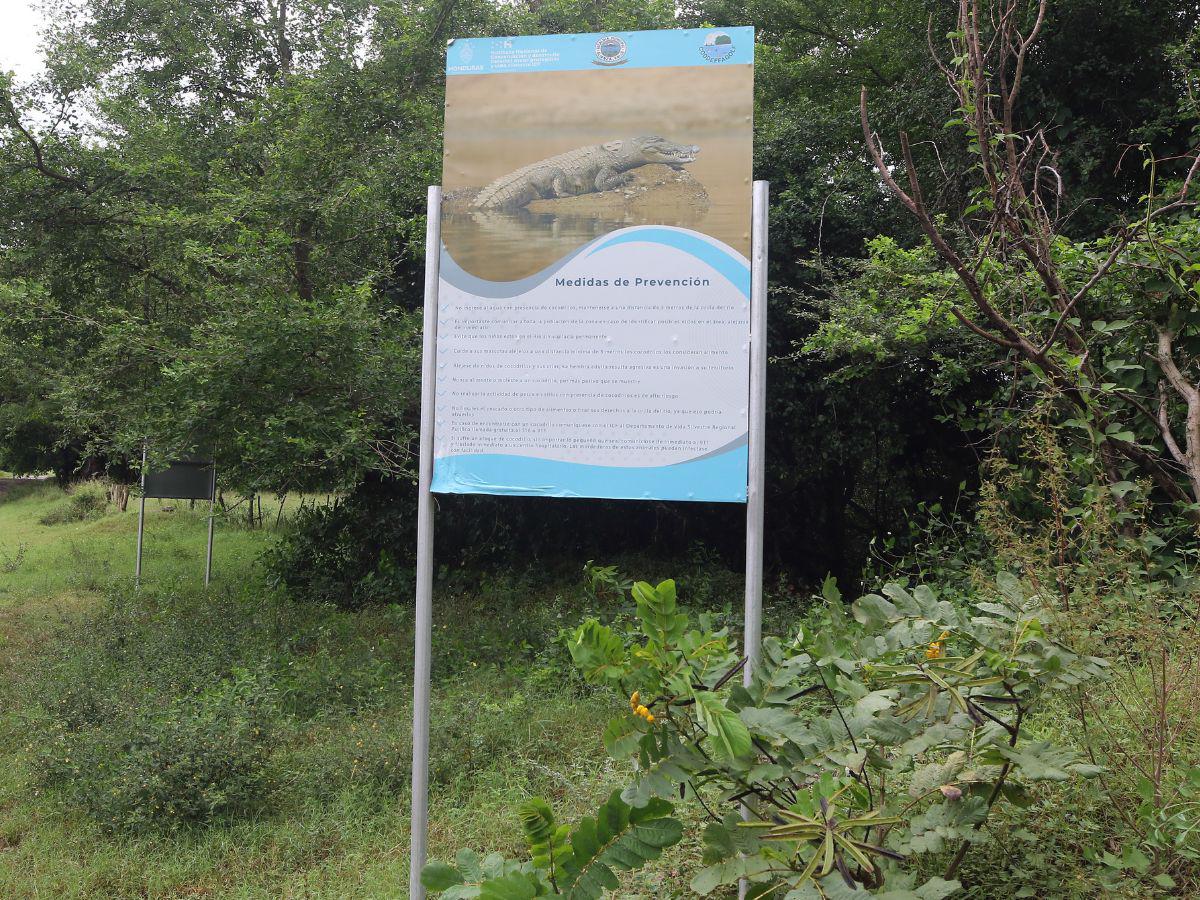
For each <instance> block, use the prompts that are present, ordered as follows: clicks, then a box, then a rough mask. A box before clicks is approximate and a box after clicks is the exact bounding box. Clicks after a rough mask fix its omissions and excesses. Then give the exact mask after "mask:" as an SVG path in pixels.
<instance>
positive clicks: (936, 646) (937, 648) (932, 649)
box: [925, 641, 942, 659]
mask: <svg viewBox="0 0 1200 900" xmlns="http://www.w3.org/2000/svg"><path fill="white" fill-rule="evenodd" d="M941 656H942V645H941V643H940V642H938V641H934V642H933V643H931V644H930V645H929V648H928V649H927V650H926V651H925V658H926V659H940V658H941Z"/></svg>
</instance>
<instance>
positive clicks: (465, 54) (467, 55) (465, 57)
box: [458, 44, 475, 64]
mask: <svg viewBox="0 0 1200 900" xmlns="http://www.w3.org/2000/svg"><path fill="white" fill-rule="evenodd" d="M474 58H475V51H474V50H472V49H471V45H470V44H463V45H462V46H461V47H459V48H458V61H459V62H460V63H463V64H466V63H469V62H470V61H471V60H473V59H474Z"/></svg>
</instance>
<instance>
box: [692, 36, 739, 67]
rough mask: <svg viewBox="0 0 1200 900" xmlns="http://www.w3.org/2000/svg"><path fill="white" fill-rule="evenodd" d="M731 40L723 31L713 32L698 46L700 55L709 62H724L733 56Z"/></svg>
mask: <svg viewBox="0 0 1200 900" xmlns="http://www.w3.org/2000/svg"><path fill="white" fill-rule="evenodd" d="M734 49H735V48H734V46H733V38H731V37H730V36H729V35H727V34H726V33H725V32H723V31H714V32H712V33H710V34H709V35H708V37H706V38H705V39H704V43H703V44H701V45H700V55H701V56H703V57H704V58H705V59H706V60H708V61H709V62H724V61H725V60H727V59H729V57H731V56H733V51H734Z"/></svg>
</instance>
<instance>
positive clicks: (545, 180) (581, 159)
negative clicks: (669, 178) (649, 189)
mask: <svg viewBox="0 0 1200 900" xmlns="http://www.w3.org/2000/svg"><path fill="white" fill-rule="evenodd" d="M699 152H700V148H699V147H697V146H694V145H689V144H676V143H674V142H672V141H668V140H667V139H666V138H661V137H658V136H657V135H643V136H641V137H634V138H629V139H627V140H621V141H609V142H608V143H605V144H593V145H591V146H589V147H580V148H578V149H576V150H568V151H567V152H566V153H559V154H558V155H557V156H551V157H550V158H548V159H543V160H541V161H539V162H535V163H530V164H529V165H527V166H522V167H521V168H519V169H517V170H516V171H515V172H511V173H509V174H508V175H504V176H502V177H500V178H497V179H496V180H495V181H493V182H492V183H491V184H489V185H488V186H487V187H485V188H484V189H483V190H481V191H480V192H479V194H478V195H477V196H476V197H475V200H474V201H473V203H472V205H473V206H474V207H476V208H477V209H520V208H522V207H524V206H525V205H526V204H527V203H531V202H533V201H534V200H539V199H545V200H549V199H553V198H555V197H574V196H578V195H579V194H590V193H593V192H597V191H611V190H612V189H613V188H616V187H619V186H620V185H621V184H623V183H624V182H625V180H626V179H627V178H628V177H629V176H628V175H627V174H626V173H627V172H629V170H631V169H636V168H638V167H639V166H649V165H653V164H655V163H659V164H662V165H667V166H671V167H672V168H675V169H678V168H682V167H683V166H685V165H686V164H688V163H692V162H695V161H696V154H697V153H699Z"/></svg>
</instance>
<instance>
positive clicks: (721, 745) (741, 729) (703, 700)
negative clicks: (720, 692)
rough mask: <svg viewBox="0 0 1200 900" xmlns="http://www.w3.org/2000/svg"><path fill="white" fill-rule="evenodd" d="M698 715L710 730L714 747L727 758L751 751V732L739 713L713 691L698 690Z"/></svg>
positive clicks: (708, 730)
mask: <svg viewBox="0 0 1200 900" xmlns="http://www.w3.org/2000/svg"><path fill="white" fill-rule="evenodd" d="M693 696H694V697H695V698H696V717H697V718H698V719H699V720H700V724H701V725H703V726H704V730H705V731H706V732H708V737H709V740H710V741H711V742H712V745H713V748H714V749H715V750H716V752H717V753H718V754H719V755H720V756H723V757H725V758H726V759H737V758H738V757H740V756H746V755H748V754H749V753H750V749H751V746H752V745H751V742H750V732H749V730H747V728H746V726H745V724H744V723H743V722H742V720H741V719H740V718H738V715H737V713H735V712H733V711H732V710H731V709H729V707H727V706H726V705H725V703H724V701H723V700H721V698H720V697H719V696H717V695H716V694H714V693H712V692H711V691H696V692H695V694H694V695H693Z"/></svg>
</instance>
